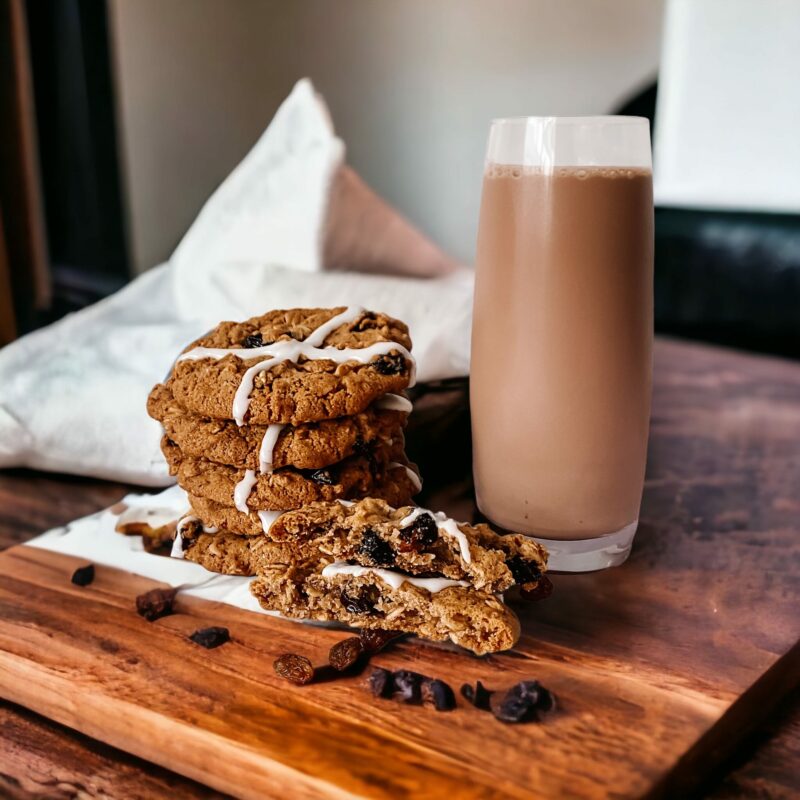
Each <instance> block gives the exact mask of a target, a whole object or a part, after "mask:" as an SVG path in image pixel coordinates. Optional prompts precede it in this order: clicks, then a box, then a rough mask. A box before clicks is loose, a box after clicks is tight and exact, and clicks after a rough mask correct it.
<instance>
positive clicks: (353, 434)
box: [147, 383, 411, 469]
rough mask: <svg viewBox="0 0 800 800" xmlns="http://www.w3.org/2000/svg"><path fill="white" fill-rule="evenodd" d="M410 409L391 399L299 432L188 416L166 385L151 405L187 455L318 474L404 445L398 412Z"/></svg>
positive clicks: (151, 398)
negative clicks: (378, 449) (375, 448)
mask: <svg viewBox="0 0 800 800" xmlns="http://www.w3.org/2000/svg"><path fill="white" fill-rule="evenodd" d="M410 406H411V404H410V403H408V401H407V400H406V398H404V397H401V396H399V395H390V396H389V397H384V398H379V399H378V400H376V401H375V402H374V403H373V404H372V405H371V406H370V407H369V408H367V409H366V410H364V411H362V412H360V413H359V414H355V415H353V416H351V417H341V418H339V419H335V420H322V421H320V422H310V423H304V424H301V425H297V426H291V425H286V426H279V425H275V426H268V425H242V426H241V427H240V426H238V425H236V423H235V422H233V421H231V420H219V419H212V418H210V417H203V416H200V415H198V414H192V413H190V412H188V411H187V410H186V409H184V408H183V407H182V406H181V405H180V404H179V403H178V402H177V401H176V400H175V398H174V397H173V395H172V392H171V391H170V389H169V387H168V386H166V385H165V384H163V383H160V384H158V385H157V386H155V387H154V388H153V390H152V391H151V392H150V396H149V398H148V401H147V411H148V413H149V414H150V416H151V417H152V418H153V419H156V420H158V421H159V422H160V423H161V424H162V426H163V428H164V432H165V433H166V435H167V436H168V437H169V438H170V439H171V440H172V441H173V442H175V443H176V444H177V445H178V447H180V449H181V451H182V452H183V453H184V454H185V455H187V456H193V457H195V458H198V457H205V458H207V459H208V460H209V461H216V462H217V463H220V464H228V465H229V466H233V467H240V468H241V469H261V468H262V467H264V468H269V467H271V468H272V469H280V468H281V467H286V466H293V467H296V468H298V469H319V468H321V467H327V466H328V465H330V464H335V463H336V462H338V461H341V460H342V459H344V458H347V457H348V456H351V455H353V454H354V453H363V452H364V448H365V447H369V446H370V445H371V444H373V443H381V442H382V443H386V444H390V445H391V444H393V443H396V442H401V443H402V442H403V428H404V426H405V420H406V417H407V411H406V410H398V409H406V408H408V409H410Z"/></svg>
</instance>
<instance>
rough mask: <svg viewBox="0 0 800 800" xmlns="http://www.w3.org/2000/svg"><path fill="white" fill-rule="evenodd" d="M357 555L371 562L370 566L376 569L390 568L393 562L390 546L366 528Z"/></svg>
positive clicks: (392, 551)
mask: <svg viewBox="0 0 800 800" xmlns="http://www.w3.org/2000/svg"><path fill="white" fill-rule="evenodd" d="M358 554H359V555H360V556H361V557H362V558H365V559H367V560H368V561H370V562H371V564H370V566H371V565H373V564H374V565H375V566H378V567H391V566H392V565H393V564H394V561H395V553H394V550H393V549H392V546H391V545H390V544H389V543H388V542H387V541H385V540H384V539H381V537H380V536H378V534H377V533H375V531H373V530H372V529H371V528H367V530H365V531H364V533H363V535H362V537H361V544H360V545H359V548H358Z"/></svg>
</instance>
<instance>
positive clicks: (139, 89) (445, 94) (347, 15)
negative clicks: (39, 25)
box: [109, 0, 663, 271]
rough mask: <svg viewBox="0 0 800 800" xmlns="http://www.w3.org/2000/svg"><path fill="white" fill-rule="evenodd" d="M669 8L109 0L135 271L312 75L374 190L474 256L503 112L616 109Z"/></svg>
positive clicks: (486, 0) (649, 62)
mask: <svg viewBox="0 0 800 800" xmlns="http://www.w3.org/2000/svg"><path fill="white" fill-rule="evenodd" d="M662 14H663V3H662V1H661V0H580V1H579V2H564V1H563V0H477V1H476V2H463V1H462V0H433V1H432V0H403V1H402V2H376V1H375V0H336V2H330V1H329V0H292V1H291V2H287V0H236V1H235V2H231V0H168V2H164V0H109V28H110V34H111V41H112V53H113V67H114V72H115V79H116V86H117V108H118V119H119V123H120V124H119V129H120V145H119V146H120V150H121V157H122V163H123V184H124V187H125V189H124V192H123V194H124V202H125V205H126V208H127V213H128V223H129V228H128V232H129V249H130V252H131V257H132V264H133V267H134V268H135V270H136V271H141V270H144V269H147V268H148V267H151V266H153V265H154V264H157V263H159V262H161V261H164V260H165V259H166V258H168V256H169V255H170V253H171V252H172V249H173V248H174V247H175V245H176V244H177V242H178V240H179V239H180V237H181V235H182V234H183V233H184V231H185V230H186V229H187V227H188V226H189V224H190V223H191V221H192V219H193V218H194V217H195V215H196V214H197V212H198V210H199V209H200V207H201V205H202V203H203V202H204V200H205V199H206V198H207V197H208V196H209V195H210V193H211V192H212V191H213V189H214V188H215V186H217V184H218V183H219V182H220V181H221V180H222V179H223V178H224V177H225V176H226V175H227V173H228V172H229V171H230V170H231V168H232V167H233V166H234V165H235V164H236V163H237V162H238V161H239V160H240V159H241V158H242V156H244V154H245V153H246V152H247V150H248V149H249V147H250V146H251V145H252V144H253V142H254V141H255V140H256V138H257V137H258V136H259V134H260V133H261V132H262V130H263V129H264V127H265V126H266V125H267V123H268V122H269V120H270V118H271V116H272V114H273V113H274V111H275V109H276V108H277V106H278V104H279V103H280V102H281V100H282V99H283V98H284V97H285V96H286V94H287V93H288V92H289V90H290V89H291V87H292V85H293V83H294V82H295V81H296V80H297V79H298V78H300V77H303V76H304V75H308V76H310V77H311V78H312V80H313V81H314V83H315V85H316V86H317V88H318V89H319V90H320V91H321V92H322V94H323V95H324V96H325V98H326V99H327V101H328V104H329V105H330V108H331V111H332V114H333V118H334V122H335V125H336V128H337V130H338V132H339V133H340V135H341V136H342V138H343V139H344V141H345V143H346V144H347V147H348V159H349V161H350V163H351V164H352V166H354V167H355V168H356V169H357V170H358V171H359V172H360V173H361V175H362V177H363V178H364V179H365V180H366V181H367V183H369V184H370V185H371V186H372V187H373V188H374V189H375V190H377V191H378V192H379V193H380V194H382V195H383V196H384V197H386V198H387V199H388V200H389V201H390V202H392V203H393V204H395V205H396V206H397V207H398V208H399V209H400V210H401V211H402V212H403V213H404V214H405V215H406V216H408V217H409V218H410V219H411V220H412V221H413V222H414V223H416V224H417V225H418V226H419V227H420V228H422V229H423V230H424V231H425V232H426V233H428V234H429V235H430V236H432V237H433V239H434V240H435V241H437V242H438V243H439V244H441V245H442V246H443V247H445V248H446V249H447V250H448V251H449V252H450V253H452V254H453V255H455V256H456V257H458V258H460V259H461V260H463V261H466V262H469V263H471V262H472V259H473V251H474V245H475V229H476V224H477V216H478V203H479V199H480V178H481V171H482V162H483V149H484V145H485V138H486V133H487V130H488V124H489V120H490V119H491V118H492V117H496V116H512V115H520V114H564V115H569V114H603V113H608V112H610V111H611V110H613V109H614V108H616V107H618V106H619V105H620V103H621V102H623V101H624V100H625V99H626V98H628V97H629V96H631V95H632V94H634V93H636V92H637V91H638V90H639V89H640V88H641V87H642V86H643V85H645V84H647V83H649V82H651V81H652V80H654V78H655V75H656V71H657V68H658V58H659V46H660V39H661V28H662Z"/></svg>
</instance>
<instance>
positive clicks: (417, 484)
mask: <svg viewBox="0 0 800 800" xmlns="http://www.w3.org/2000/svg"><path fill="white" fill-rule="evenodd" d="M395 467H402V468H403V469H404V470H405V471H406V474H407V475H408V477H409V478H410V479H411V483H413V484H414V489H415V490H416V491H420V489H422V478H420V476H419V475H417V473H416V472H414V470H413V469H411V467H409V466H408V464H401V463H400V462H399V461H390V462H389V469H394V468H395Z"/></svg>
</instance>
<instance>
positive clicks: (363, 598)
mask: <svg viewBox="0 0 800 800" xmlns="http://www.w3.org/2000/svg"><path fill="white" fill-rule="evenodd" d="M367 588H368V587H364V589H367ZM339 597H340V599H341V601H342V604H343V605H344V607H345V610H347V611H349V612H350V613H351V614H374V613H375V601H374V600H373V599H372V598H371V597H370V592H369V591H365V590H361V591H360V592H358V594H348V593H347V592H346V591H345V590H344V589H342V592H341V594H340V595H339Z"/></svg>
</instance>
